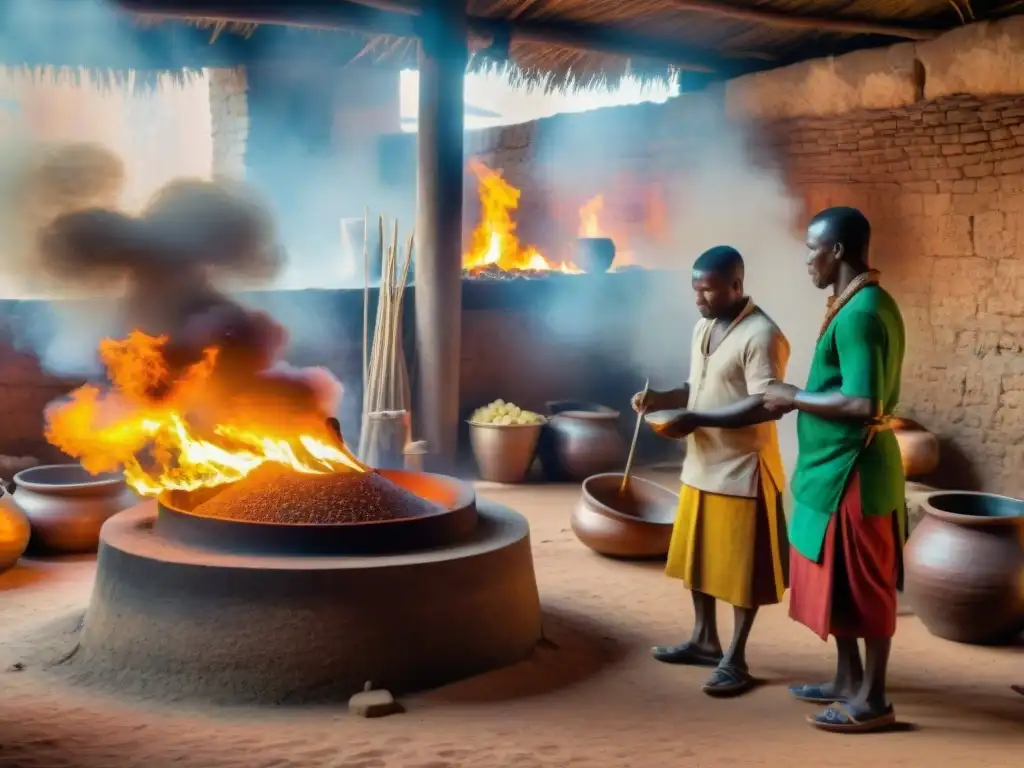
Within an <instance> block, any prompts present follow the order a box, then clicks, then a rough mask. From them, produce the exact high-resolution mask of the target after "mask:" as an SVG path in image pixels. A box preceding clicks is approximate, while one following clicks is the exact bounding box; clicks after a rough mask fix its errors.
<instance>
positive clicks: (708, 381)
mask: <svg viewBox="0 0 1024 768" xmlns="http://www.w3.org/2000/svg"><path fill="white" fill-rule="evenodd" d="M713 326H714V321H713V320H708V319H701V320H700V321H699V322H698V323H697V327H696V328H694V329H693V347H692V351H691V354H690V380H689V383H690V399H689V403H688V408H689V409H690V410H692V411H697V412H707V411H713V410H717V409H719V408H723V407H725V406H727V405H732V404H733V403H736V402H739V401H740V400H744V399H745V398H747V397H749V396H750V395H755V394H761V393H763V392H764V391H765V389H766V388H767V387H768V385H769V384H773V383H776V382H782V381H784V380H785V378H786V364H787V363H788V362H789V342H788V341H787V340H786V337H785V336H784V335H783V334H782V331H780V330H779V327H778V326H777V325H775V323H774V322H773V321H772V319H771V318H770V317H768V315H766V314H765V313H764V312H762V311H761V310H760V309H758V308H757V307H756V306H755V305H754V302H753V301H750V300H748V302H747V306H746V308H745V309H744V310H743V312H742V313H741V314H740V316H739V318H737V319H736V321H734V322H733V325H732V326H731V328H730V330H729V331H728V333H727V334H726V336H725V338H724V339H722V343H721V344H719V346H718V348H717V349H716V350H715V351H714V352H713V353H711V354H710V355H709V354H708V342H709V340H710V336H711V329H712V327H713ZM761 462H764V466H765V468H766V469H767V471H769V472H771V474H772V480H773V481H774V483H775V486H776V487H777V488H778V489H779V490H780V491H781V490H782V489H783V488H784V483H785V474H784V472H783V469H782V455H781V453H780V452H779V438H778V434H777V432H776V429H775V422H774V421H769V422H766V423H764V424H755V425H754V426H751V427H741V428H739V429H720V428H717V427H702V428H700V429H698V430H696V431H694V432H693V433H692V434H691V435H690V436H689V437H687V438H686V459H685V460H684V461H683V474H682V481H683V483H684V484H685V485H688V486H690V487H691V488H696V489H698V490H701V491H707V492H708V493H720V494H725V495H728V496H743V497H746V498H756V497H757V496H758V493H759V491H760V474H759V472H760V466H761Z"/></svg>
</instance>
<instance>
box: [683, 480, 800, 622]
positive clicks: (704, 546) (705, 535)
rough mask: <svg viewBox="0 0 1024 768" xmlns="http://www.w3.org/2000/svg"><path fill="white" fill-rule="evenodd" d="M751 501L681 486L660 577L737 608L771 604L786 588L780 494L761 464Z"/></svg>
mask: <svg viewBox="0 0 1024 768" xmlns="http://www.w3.org/2000/svg"><path fill="white" fill-rule="evenodd" d="M760 475H761V494H760V496H759V497H758V498H756V499H748V498H744V497H741V496H724V495H721V494H717V493H708V492H707V491H700V490H697V489H696V488H691V487H690V486H688V485H683V487H682V489H681V490H680V492H679V511H678V513H677V514H676V522H675V525H674V526H673V528H672V542H671V544H670V546H669V550H668V563H667V564H666V566H665V573H666V574H667V575H668V576H671V577H672V578H675V579H682V580H683V582H684V583H685V584H686V586H687V587H688V588H689V589H691V590H694V591H697V592H702V593H704V594H706V595H711V596H712V597H714V598H716V599H718V600H722V601H724V602H726V603H729V604H730V605H734V606H738V607H740V608H757V607H759V606H762V605H773V604H775V603H778V602H780V601H781V600H782V596H783V595H784V594H785V592H786V588H787V587H788V586H789V537H788V536H787V534H786V518H785V516H784V514H783V510H782V494H781V493H780V492H779V489H778V487H777V486H776V485H775V483H774V482H773V481H772V479H771V475H770V473H769V472H767V471H765V467H764V466H763V465H762V467H761V471H760Z"/></svg>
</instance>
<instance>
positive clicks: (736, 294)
mask: <svg viewBox="0 0 1024 768" xmlns="http://www.w3.org/2000/svg"><path fill="white" fill-rule="evenodd" d="M692 281H693V290H694V292H695V293H696V296H697V309H698V311H699V312H700V313H701V315H703V316H704V317H711V318H717V317H722V316H725V315H728V314H729V313H730V312H732V311H733V310H735V308H736V306H737V304H738V303H739V302H740V301H742V300H743V298H744V295H743V257H742V256H740V252H739V251H737V250H736V249H735V248H732V247H730V246H728V245H716V246H715V247H714V248H709V249H708V250H706V251H704V253H702V254H701V255H700V256H698V257H697V260H696V261H695V262H693V277H692Z"/></svg>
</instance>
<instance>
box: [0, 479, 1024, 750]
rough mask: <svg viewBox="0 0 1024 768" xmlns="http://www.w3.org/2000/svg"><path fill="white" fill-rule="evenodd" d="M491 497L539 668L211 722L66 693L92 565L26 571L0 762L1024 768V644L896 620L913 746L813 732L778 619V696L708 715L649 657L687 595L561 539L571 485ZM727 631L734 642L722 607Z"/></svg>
mask: <svg viewBox="0 0 1024 768" xmlns="http://www.w3.org/2000/svg"><path fill="white" fill-rule="evenodd" d="M481 493H482V494H483V495H486V496H489V497H491V498H494V499H496V500H498V501H501V502H502V503H506V504H509V505H510V506H513V507H515V508H517V509H519V510H521V511H522V512H524V513H525V514H526V515H527V516H528V517H529V519H530V522H531V525H532V537H533V548H534V557H535V560H536V567H537V578H538V582H539V585H540V590H541V596H542V599H543V601H544V604H545V610H546V612H547V615H548V617H549V619H548V629H547V633H548V635H549V637H550V642H548V643H545V644H544V646H543V647H541V648H539V649H538V651H537V653H536V655H535V657H534V658H533V659H531V660H529V661H527V662H524V663H523V664H521V665H519V666H517V667H515V668H512V669H509V670H503V671H499V672H497V673H494V674H491V675H486V676H484V677H481V678H476V679H474V680H470V681H466V682H463V683H460V684H456V685H453V686H450V687H448V688H446V689H443V690H440V691H434V692H432V693H429V694H425V695H422V696H418V697H413V698H408V699H406V700H405V702H404V703H405V704H406V706H407V708H408V712H407V713H406V714H403V715H397V716H393V717H389V718H385V719H381V720H372V721H368V720H361V719H357V718H353V717H350V716H348V715H347V714H346V712H345V708H344V706H331V707H327V706H322V707H317V708H312V709H308V708H307V709H283V708H273V709H210V708H199V707H197V708H184V707H181V706H178V707H171V706H168V705H159V704H154V703H152V702H146V701H139V700H129V699H125V700H114V699H110V698H108V697H106V696H105V695H103V694H100V693H97V692H96V691H94V690H87V689H80V688H73V687H69V686H68V685H66V684H64V683H63V682H62V681H61V680H60V679H59V678H57V677H55V675H54V674H53V672H49V671H47V670H45V669H44V668H42V667H40V666H39V665H37V664H36V663H34V662H32V661H31V660H32V659H33V658H38V657H39V651H40V645H43V646H46V644H47V642H49V641H47V640H46V639H45V637H46V635H45V633H46V632H51V631H52V632H54V635H55V637H54V639H53V642H52V648H51V649H50V650H51V651H52V652H53V653H57V652H59V650H60V647H61V643H65V644H66V643H67V642H68V639H67V637H68V636H67V635H65V636H64V637H58V636H57V635H59V632H57V631H56V630H51V629H48V628H49V627H53V626H64V627H65V629H68V628H73V627H74V624H75V621H76V617H77V616H80V615H81V612H82V611H83V610H84V608H85V606H86V603H87V601H88V597H89V591H90V588H91V583H92V575H93V570H94V565H93V562H92V559H91V558H87V559H79V560H75V561H59V562H58V561H49V562H41V561H26V562H24V563H23V564H21V565H19V566H18V567H17V568H16V569H15V570H13V571H11V572H9V573H7V574H5V575H3V576H0V766H2V768H15V767H16V768H71V767H73V768H122V767H124V768H128V767H129V766H139V767H145V768H164V766H195V767H196V768H314V767H316V766H331V767H332V768H393V767H396V766H401V767H402V768H470V767H471V766H472V767H474V768H485V767H486V768H490V767H493V768H541V767H543V766H587V767H588V768H598V767H600V766H637V767H638V768H662V767H665V768H685V767H686V766H718V765H733V766H752V765H768V766H783V765H786V764H787V763H790V762H791V761H792V762H796V761H799V763H800V764H814V763H818V764H823V765H828V766H830V767H834V768H840V766H854V765H856V766H863V765H877V766H959V765H963V766H968V765H970V766H986V768H997V767H999V766H1010V765H1021V764H1022V762H1021V755H1024V697H1022V696H1020V695H1018V694H1016V693H1014V692H1012V691H1011V690H1010V684H1011V683H1024V648H1014V649H987V648H974V647H968V646H961V645H955V644H952V643H947V642H944V641H941V640H938V639H935V638H933V637H931V636H930V635H928V634H927V632H925V630H924V629H923V627H921V625H920V624H919V623H918V621H917V620H916V619H915V618H914V617H913V616H909V615H907V616H902V617H901V619H900V627H899V632H898V634H897V638H896V643H895V648H894V651H893V659H892V674H891V688H892V696H893V700H894V703H895V705H896V709H897V713H898V715H899V717H900V720H901V724H902V727H901V728H900V730H898V731H897V732H893V733H888V734H876V735H868V736H835V735H830V734H824V733H819V732H817V731H814V730H812V729H811V728H810V726H808V725H807V724H806V722H805V720H804V718H805V716H806V715H807V714H808V713H810V712H811V711H812V707H810V706H808V705H804V704H800V703H797V702H794V701H791V700H790V699H789V698H788V697H787V695H786V690H785V686H786V685H787V684H788V683H790V682H793V681H817V680H819V679H825V678H826V676H827V675H828V674H829V672H830V669H831V663H832V662H831V655H830V648H829V647H828V646H826V645H825V644H824V643H822V642H820V641H819V640H818V639H817V638H816V637H814V636H813V635H811V633H810V632H808V631H807V630H805V629H803V628H802V627H799V626H797V625H795V624H793V623H792V622H791V621H790V620H789V619H788V618H787V617H786V612H785V609H784V607H782V606H778V607H775V608H772V609H770V610H766V611H764V612H763V614H762V616H761V617H760V619H759V623H758V625H757V626H756V627H755V628H754V634H753V638H752V641H751V650H750V654H749V655H750V661H751V664H752V665H753V671H754V672H755V673H756V674H758V675H759V676H760V677H762V678H764V679H765V681H766V684H765V685H764V686H763V687H762V688H760V689H758V690H756V691H754V692H753V693H751V694H749V695H748V696H746V697H744V698H741V699H734V700H724V701H719V700H712V699H709V698H708V697H706V696H705V695H704V694H702V693H701V692H700V684H701V682H702V681H703V679H704V678H705V676H706V675H707V670H700V669H688V668H676V667H665V666H663V665H660V664H658V663H656V662H654V661H653V660H652V659H651V658H650V653H649V651H650V647H651V645H653V644H655V643H666V642H675V641H678V640H680V639H682V638H684V637H685V636H686V635H687V634H688V632H689V629H690V626H691V622H692V611H691V608H690V605H689V599H688V596H687V594H686V592H685V591H684V590H683V588H682V587H681V586H680V585H679V584H678V583H675V582H672V581H670V580H668V579H666V578H665V577H664V576H663V575H662V573H661V571H660V569H659V567H657V566H653V565H638V564H629V563H620V562H614V561H609V560H606V559H603V558H600V557H598V556H596V555H594V554H592V553H591V552H589V551H588V550H586V549H585V548H584V547H583V546H582V545H580V544H579V543H578V542H577V541H576V539H575V538H574V537H573V535H572V532H571V531H570V530H569V526H568V519H569V513H570V510H571V507H572V504H573V503H574V502H575V500H576V495H577V491H576V489H575V488H570V487H555V488H552V487H547V488H545V489H543V490H541V489H538V488H525V487H524V488H518V489H508V490H500V489H481ZM722 620H723V622H722V623H723V624H724V629H725V630H726V631H729V630H730V629H731V619H730V618H729V617H728V616H727V615H726V614H725V612H724V611H723V614H722ZM41 632H42V633H43V634H42V635H41V634H40V633H41ZM40 637H43V640H42V641H40V639H39V638H40ZM43 650H44V651H45V650H46V648H44V649H43ZM19 661H20V662H21V663H23V664H25V666H24V667H23V668H19ZM4 670H6V671H4ZM1014 754H1016V755H1017V757H1016V758H1014V757H1013V755H1014Z"/></svg>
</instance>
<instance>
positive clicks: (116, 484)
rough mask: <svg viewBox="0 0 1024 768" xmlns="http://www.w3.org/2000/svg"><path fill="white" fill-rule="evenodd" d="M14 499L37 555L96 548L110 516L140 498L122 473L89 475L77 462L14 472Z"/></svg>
mask: <svg viewBox="0 0 1024 768" xmlns="http://www.w3.org/2000/svg"><path fill="white" fill-rule="evenodd" d="M14 484H15V492H14V494H13V498H14V501H15V502H16V503H17V505H18V506H19V507H20V508H21V510H22V512H24V513H25V517H27V518H28V521H29V523H30V524H31V526H32V538H31V540H30V541H29V549H30V550H31V551H32V552H33V553H35V554H54V555H58V554H60V555H66V554H78V553H85V552H95V551H96V548H97V546H98V545H99V539H100V528H101V527H102V526H103V523H105V522H106V521H107V518H109V517H111V516H112V515H115V514H116V513H118V512H120V511H121V510H123V509H127V508H128V507H130V506H133V505H134V504H136V503H138V497H136V496H135V494H134V493H132V491H131V489H130V488H129V487H128V486H127V485H126V484H125V481H124V478H123V477H122V476H121V475H117V474H105V475H90V474H89V473H88V472H86V471H85V469H84V468H83V467H82V466H80V465H78V464H50V465H44V466H41V467H32V468H31V469H25V470H22V471H21V472H19V473H18V474H16V475H15V476H14Z"/></svg>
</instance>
